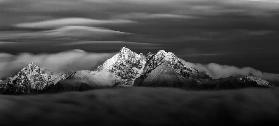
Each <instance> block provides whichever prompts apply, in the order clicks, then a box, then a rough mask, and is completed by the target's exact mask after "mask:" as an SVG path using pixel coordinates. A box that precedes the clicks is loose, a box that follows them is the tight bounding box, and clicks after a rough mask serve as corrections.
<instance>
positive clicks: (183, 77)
mask: <svg viewBox="0 0 279 126" xmlns="http://www.w3.org/2000/svg"><path fill="white" fill-rule="evenodd" d="M202 79H211V78H210V77H209V76H208V75H207V74H206V73H203V72H200V71H198V70H197V69H196V68H195V67H194V66H193V65H192V64H188V63H187V62H184V61H183V60H181V59H179V58H178V57H177V56H175V55H174V54H173V53H172V52H166V51H164V50H160V51H158V52H157V53H156V54H151V53H149V54H148V55H147V63H146V66H145V68H144V70H143V74H142V75H141V77H140V78H138V79H137V80H136V85H140V86H148V85H153V86H155V85H156V83H157V86H158V85H160V86H178V85H179V86H189V85H190V84H193V83H199V82H200V81H201V80H202Z"/></svg>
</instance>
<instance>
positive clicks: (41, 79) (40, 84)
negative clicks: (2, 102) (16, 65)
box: [4, 63, 67, 94]
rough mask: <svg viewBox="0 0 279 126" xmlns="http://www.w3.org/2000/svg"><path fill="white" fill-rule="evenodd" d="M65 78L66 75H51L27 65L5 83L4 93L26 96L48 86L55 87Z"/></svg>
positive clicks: (46, 71)
mask: <svg viewBox="0 0 279 126" xmlns="http://www.w3.org/2000/svg"><path fill="white" fill-rule="evenodd" d="M66 77H67V75H66V74H62V73H53V72H50V71H48V70H46V69H42V68H40V67H39V66H37V65H35V64H34V63H30V64H28V65H27V66H26V67H24V68H23V69H21V70H20V71H19V72H18V73H17V74H16V75H14V76H13V77H9V78H8V79H7V82H6V83H5V86H4V89H5V90H6V92H11V93H16V94H28V93H34V92H40V91H43V90H44V89H46V88H47V87H48V86H50V85H55V84H56V83H57V82H59V81H60V80H63V79H65V78H66Z"/></svg>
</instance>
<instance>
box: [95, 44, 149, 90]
mask: <svg viewBox="0 0 279 126" xmlns="http://www.w3.org/2000/svg"><path fill="white" fill-rule="evenodd" d="M145 63H146V58H145V56H144V55H143V54H137V53H135V52H133V51H131V50H130V49H128V48H126V47H123V48H122V49H121V50H120V52H119V53H117V54H116V55H114V56H113V57H112V58H110V59H108V60H107V61H105V62H104V64H103V65H101V66H100V67H98V69H97V71H98V72H102V71H107V72H111V73H112V74H113V75H114V76H115V78H116V80H115V85H117V86H133V84H134V80H135V79H136V78H138V77H139V76H140V75H141V74H142V72H143V69H144V66H145Z"/></svg>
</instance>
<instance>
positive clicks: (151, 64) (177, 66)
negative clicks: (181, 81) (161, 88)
mask: <svg viewBox="0 0 279 126" xmlns="http://www.w3.org/2000/svg"><path fill="white" fill-rule="evenodd" d="M162 64H164V65H167V66H169V67H171V68H172V69H173V70H174V71H175V72H176V73H178V74H179V75H181V76H183V77H185V78H190V79H193V78H197V77H199V76H203V78H204V77H207V76H205V75H204V73H201V72H199V71H198V70H197V69H196V68H195V67H194V66H193V65H191V64H187V62H185V61H183V60H181V59H180V58H178V57H177V56H176V55H175V54H174V53H172V52H166V51H165V50H160V51H158V52H157V53H156V54H151V53H149V54H148V55H147V65H146V67H145V69H144V74H148V73H150V72H151V71H152V70H154V69H155V68H157V67H158V66H160V65H162Z"/></svg>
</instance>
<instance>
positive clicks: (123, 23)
mask: <svg viewBox="0 0 279 126" xmlns="http://www.w3.org/2000/svg"><path fill="white" fill-rule="evenodd" d="M278 21H279V2H278V0H0V52H2V53H11V54H14V55H18V54H19V53H23V52H28V53H35V54H41V53H58V52H62V51H65V50H71V49H81V50H85V51H89V52H115V51H117V50H119V49H120V47H121V46H124V45H126V46H128V48H131V49H133V50H135V51H137V52H144V53H146V52H147V51H152V52H155V51H157V50H159V49H165V50H168V51H172V52H174V53H175V54H177V55H178V56H180V57H182V58H183V59H185V60H187V61H191V62H198V63H210V62H214V63H219V64H227V65H235V66H238V67H244V66H251V67H254V68H256V69H260V70H263V71H266V72H275V73H279V67H277V65H278V64H279V58H278V57H279V50H278V47H279V43H278V40H279V36H278V33H279V23H278ZM122 41H127V43H126V44H124V43H123V42H122Z"/></svg>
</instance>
